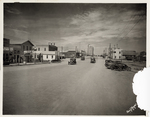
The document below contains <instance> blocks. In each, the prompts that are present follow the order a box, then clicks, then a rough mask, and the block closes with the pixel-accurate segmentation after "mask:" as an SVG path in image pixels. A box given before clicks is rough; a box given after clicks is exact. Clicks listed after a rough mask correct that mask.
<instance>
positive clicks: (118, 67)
mask: <svg viewBox="0 0 150 117" xmlns="http://www.w3.org/2000/svg"><path fill="white" fill-rule="evenodd" d="M114 69H115V70H118V71H125V70H127V71H131V67H128V66H127V65H126V64H124V63H121V62H116V63H115V64H114Z"/></svg>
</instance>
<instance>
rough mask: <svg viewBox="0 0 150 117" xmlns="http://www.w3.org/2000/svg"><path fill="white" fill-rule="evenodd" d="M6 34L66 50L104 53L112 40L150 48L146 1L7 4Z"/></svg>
mask: <svg viewBox="0 0 150 117" xmlns="http://www.w3.org/2000/svg"><path fill="white" fill-rule="evenodd" d="M4 37H5V38H9V39H10V42H11V43H20V42H24V41H26V40H31V41H32V42H33V44H35V45H46V44H48V42H55V43H56V45H57V46H58V47H60V46H63V47H64V50H75V46H77V47H78V49H83V50H87V45H88V44H90V45H92V46H93V47H94V48H95V54H101V53H102V52H103V50H104V48H107V47H108V46H109V44H110V43H111V45H112V46H114V45H116V44H118V46H119V48H122V49H126V50H136V51H143V50H146V4H100V3H97V4H91V3H5V4H4Z"/></svg>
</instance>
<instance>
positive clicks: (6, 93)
mask: <svg viewBox="0 0 150 117" xmlns="http://www.w3.org/2000/svg"><path fill="white" fill-rule="evenodd" d="M67 61H68V60H67V59H65V60H64V61H62V62H61V63H52V64H42V65H28V66H13V67H4V78H3V112H4V114H17V115H21V114H28V115H130V114H144V112H143V111H141V110H140V109H138V108H137V109H136V110H134V111H133V112H131V113H126V111H127V110H129V108H130V107H131V106H133V105H134V104H135V102H136V101H135V95H134V94H133V91H132V79H133V76H134V72H132V71H121V72H119V71H113V70H110V69H107V68H106V67H105V66H104V59H102V58H97V60H96V63H94V64H92V63H90V59H88V58H86V59H85V61H81V60H80V59H77V65H68V64H67Z"/></svg>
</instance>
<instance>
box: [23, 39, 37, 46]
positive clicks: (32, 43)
mask: <svg viewBox="0 0 150 117" xmlns="http://www.w3.org/2000/svg"><path fill="white" fill-rule="evenodd" d="M26 42H29V43H30V44H31V45H32V46H34V44H33V43H31V41H30V40H28V41H25V42H23V43H22V44H24V43H26Z"/></svg>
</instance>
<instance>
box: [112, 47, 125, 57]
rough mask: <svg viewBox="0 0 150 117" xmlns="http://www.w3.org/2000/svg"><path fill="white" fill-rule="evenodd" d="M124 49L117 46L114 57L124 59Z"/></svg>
mask: <svg viewBox="0 0 150 117" xmlns="http://www.w3.org/2000/svg"><path fill="white" fill-rule="evenodd" d="M122 57H123V56H122V49H119V48H116V49H114V50H113V59H122Z"/></svg>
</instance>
